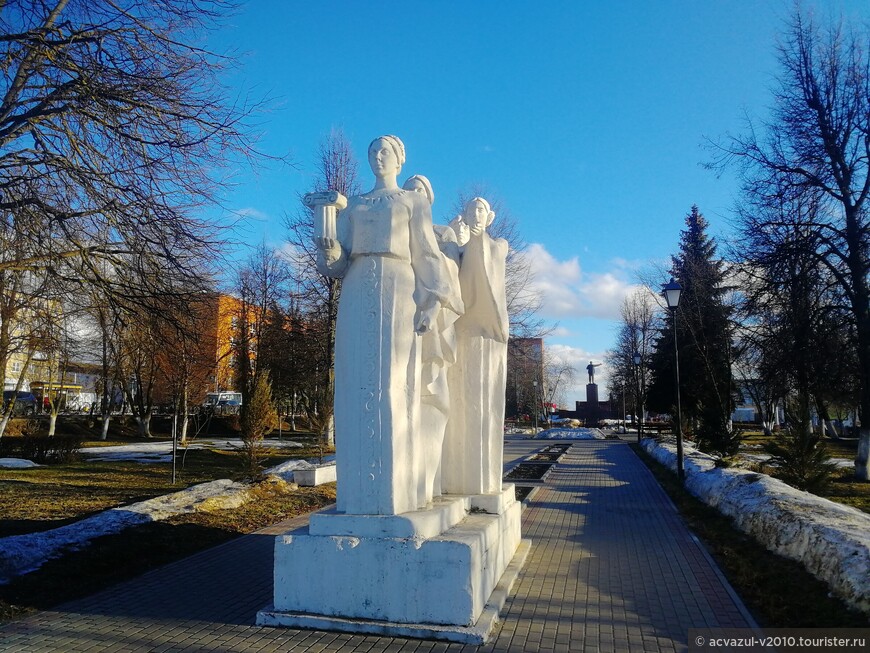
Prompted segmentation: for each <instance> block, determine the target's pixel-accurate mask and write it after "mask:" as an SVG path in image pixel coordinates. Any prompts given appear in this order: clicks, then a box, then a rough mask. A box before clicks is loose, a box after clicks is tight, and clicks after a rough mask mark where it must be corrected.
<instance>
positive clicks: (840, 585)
mask: <svg viewBox="0 0 870 653" xmlns="http://www.w3.org/2000/svg"><path fill="white" fill-rule="evenodd" d="M642 446H643V448H644V449H645V450H646V451H647V452H648V453H649V454H650V455H651V456H652V457H653V458H655V459H656V460H658V461H659V462H660V463H662V464H663V465H665V466H666V467H669V468H671V469H672V470H676V465H677V463H676V446H675V445H674V444H671V443H669V442H656V441H655V440H653V439H651V438H647V439H644V440H643V442H642ZM683 468H684V470H685V473H686V481H685V486H686V489H687V490H688V491H689V492H691V493H692V494H693V495H695V496H696V497H698V498H699V499H701V500H702V501H703V502H704V503H706V504H708V505H710V506H712V507H714V508H716V509H717V510H719V511H720V512H721V513H723V514H725V515H728V516H729V517H731V518H733V519H734V523H735V525H736V526H737V527H738V528H739V529H740V530H742V531H743V532H745V533H749V534H750V535H752V536H754V537H755V538H756V539H757V540H758V541H759V542H761V543H762V544H764V546H766V547H767V548H768V549H770V550H771V551H775V552H776V553H779V554H781V555H784V556H786V557H789V558H792V559H793V560H797V561H798V562H801V563H802V564H803V565H804V566H805V567H806V568H807V570H808V571H809V572H810V573H812V574H813V575H814V576H816V577H817V578H819V579H821V580H823V581H825V582H826V583H828V585H829V586H830V587H831V589H832V590H833V591H834V593H835V594H837V595H838V596H840V597H841V598H842V599H843V600H845V601H846V602H847V603H848V604H850V605H852V606H854V607H856V608H858V609H860V610H862V611H864V612H868V613H870V574H868V573H867V570H868V569H870V515H868V514H867V513H865V512H863V511H861V510H858V509H857V508H853V507H851V506H846V505H843V504H840V503H836V502H834V501H829V500H828V499H824V498H822V497H818V496H816V495H814V494H810V493H809V492H802V491H801V490H797V489H795V488H793V487H791V486H789V485H787V484H785V483H783V482H782V481H780V480H777V479H775V478H771V477H770V476H767V475H765V474H758V473H754V472H750V471H747V470H744V469H735V468H725V467H716V459H715V458H713V457H712V456H709V455H707V454H704V453H701V452H699V451H697V450H696V449H695V448H694V447H692V446H688V445H687V446H686V450H685V455H684V465H683Z"/></svg>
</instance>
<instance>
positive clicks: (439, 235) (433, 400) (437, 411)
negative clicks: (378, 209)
mask: <svg viewBox="0 0 870 653" xmlns="http://www.w3.org/2000/svg"><path fill="white" fill-rule="evenodd" d="M402 188H405V189H407V190H413V191H415V192H417V193H420V194H421V195H423V196H424V197H426V199H427V201H428V202H429V204H430V205H431V204H434V202H435V193H434V191H433V190H432V184H431V183H429V180H428V179H427V178H426V177H424V176H423V175H414V176H413V177H409V178H408V179H407V180H406V181H405V183H404V184H403V185H402ZM434 229H435V238H436V240H437V242H438V247H439V249H440V250H441V253H442V254H443V258H444V261H443V262H444V266H445V270H446V273H447V278H448V281H449V285H450V288H451V289H452V290H453V293H452V296H451V301H450V302H449V303H448V304H447V305H445V306H444V307H443V308H442V310H441V311H440V312H439V313H438V317H437V319H436V320H435V324H434V325H433V327H432V329H430V330H429V331H427V332H426V333H425V334H423V336H422V379H421V386H420V388H421V396H420V416H421V419H420V422H421V426H422V429H421V432H420V437H421V438H422V439H423V443H424V445H423V446H424V451H425V456H424V461H423V463H424V467H423V474H424V476H425V479H426V499H427V500H431V499H432V497H436V496H440V495H441V451H442V448H443V445H444V431H445V429H446V428H447V420H448V417H449V416H450V389H449V386H448V383H447V369H448V368H449V367H450V366H451V365H453V364H454V363H455V362H456V333H455V331H454V328H453V323H454V322H456V319H457V318H458V317H459V316H460V315H461V314H462V312H463V311H464V308H463V304H462V299H461V297H460V289H459V257H460V253H459V244H458V243H457V242H456V235H455V234H454V232H453V229H451V228H450V227H448V226H445V225H434Z"/></svg>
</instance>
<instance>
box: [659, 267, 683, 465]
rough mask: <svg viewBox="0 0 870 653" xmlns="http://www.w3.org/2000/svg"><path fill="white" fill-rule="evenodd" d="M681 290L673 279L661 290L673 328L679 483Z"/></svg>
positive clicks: (680, 446)
mask: <svg viewBox="0 0 870 653" xmlns="http://www.w3.org/2000/svg"><path fill="white" fill-rule="evenodd" d="M682 290H683V287H682V286H681V285H680V284H679V283H677V282H676V281H674V279H673V277H671V280H670V281H669V282H668V283H666V284H665V286H664V288H662V294H664V296H665V301H666V302H667V303H668V308H669V309H670V310H671V317H672V318H673V319H672V322H673V328H674V369H675V370H676V379H677V421H676V433H677V475H678V476H679V477H680V480H681V481H682V480H684V479H685V478H686V472H685V470H684V469H683V415H682V412H681V408H680V350H679V347H678V346H677V308H678V307H679V305H680V293H681V292H682Z"/></svg>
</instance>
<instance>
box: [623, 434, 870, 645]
mask: <svg viewBox="0 0 870 653" xmlns="http://www.w3.org/2000/svg"><path fill="white" fill-rule="evenodd" d="M630 446H631V447H632V449H633V450H634V451H635V453H637V455H638V456H639V457H640V459H641V460H642V461H643V462H644V463H646V465H647V467H649V469H650V471H651V472H652V473H653V475H654V476H655V477H656V479H657V480H658V482H659V484H660V485H661V486H662V488H663V489H664V490H665V492H667V493H668V495H669V496H670V497H671V500H672V501H673V502H674V504H675V505H676V506H677V509H678V510H679V512H680V515H681V516H682V518H683V519H684V520H685V521H686V523H687V524H688V526H689V528H690V529H691V530H692V532H693V533H695V535H697V536H698V538H700V539H701V540H702V541H703V543H704V545H705V546H706V547H707V550H708V551H709V552H710V553H711V555H712V556H713V557H714V558H715V559H716V562H717V563H718V564H719V567H720V568H721V570H722V572H723V573H724V574H725V576H726V577H727V579H728V582H729V583H731V585H732V586H733V587H734V589H735V590H736V591H737V593H738V594H739V595H740V597H741V598H742V599H743V601H744V602H745V603H746V605H747V607H748V608H749V609H750V611H751V612H752V614H753V616H754V617H755V619H756V620H757V621H758V622H759V624H760V625H761V626H763V627H768V628H797V627H803V628H850V627H867V623H868V621H867V616H866V615H864V614H862V613H860V612H858V611H855V610H852V609H850V608H849V607H848V606H847V605H846V604H845V603H844V602H843V601H841V600H840V599H837V598H835V597H833V596H831V594H830V589H829V588H828V585H827V584H826V583H824V582H822V581H820V580H818V579H817V578H815V577H814V576H813V575H812V574H810V573H809V572H808V571H807V570H806V569H804V567H803V566H802V565H801V564H800V563H798V562H795V561H794V560H789V559H787V558H784V557H782V556H779V555H777V554H775V553H772V552H770V551H768V550H767V549H766V548H764V546H762V545H761V544H759V543H758V542H757V541H756V540H755V539H753V538H752V537H751V536H749V535H746V534H744V533H742V532H741V531H739V530H737V529H736V528H735V527H734V526H733V525H732V521H731V519H730V518H728V517H726V516H724V515H722V514H721V513H719V512H718V511H717V510H715V509H714V508H711V507H710V506H708V505H706V504H704V503H703V502H701V501H699V500H698V499H696V498H695V497H694V496H692V495H691V494H689V492H687V491H686V490H685V488H683V486H682V485H681V484H680V482H679V481H678V479H677V477H676V474H674V473H673V472H672V471H671V470H669V469H667V468H665V467H664V466H663V465H661V464H659V463H658V462H657V461H655V460H653V458H652V457H650V456H649V455H648V454H647V453H646V452H645V451H644V450H643V449H641V448H640V446H639V445H637V444H634V443H632V444H631V445H630Z"/></svg>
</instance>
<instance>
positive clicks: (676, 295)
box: [662, 277, 683, 309]
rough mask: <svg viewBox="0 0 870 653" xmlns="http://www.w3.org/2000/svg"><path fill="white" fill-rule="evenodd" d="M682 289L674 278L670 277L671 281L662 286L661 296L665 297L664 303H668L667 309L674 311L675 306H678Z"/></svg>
mask: <svg viewBox="0 0 870 653" xmlns="http://www.w3.org/2000/svg"><path fill="white" fill-rule="evenodd" d="M682 290H683V287H682V286H681V285H680V284H679V283H677V282H676V281H674V278H673V277H671V280H670V281H669V282H668V283H666V284H665V285H664V287H663V288H662V294H663V295H664V296H665V301H666V302H667V303H668V308H670V309H676V308H677V306H679V305H680V293H681V292H682Z"/></svg>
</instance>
